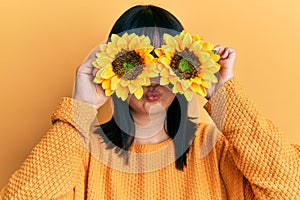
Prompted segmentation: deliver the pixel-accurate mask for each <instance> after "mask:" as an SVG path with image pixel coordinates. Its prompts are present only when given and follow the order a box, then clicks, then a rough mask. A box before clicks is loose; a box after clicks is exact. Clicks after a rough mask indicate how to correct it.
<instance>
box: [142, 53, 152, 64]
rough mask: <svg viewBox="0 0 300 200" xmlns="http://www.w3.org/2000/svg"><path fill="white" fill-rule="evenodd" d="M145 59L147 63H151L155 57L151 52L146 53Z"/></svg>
mask: <svg viewBox="0 0 300 200" xmlns="http://www.w3.org/2000/svg"><path fill="white" fill-rule="evenodd" d="M143 59H144V63H145V64H150V63H152V61H153V59H154V57H153V56H152V55H151V54H145V55H144V57H143Z"/></svg>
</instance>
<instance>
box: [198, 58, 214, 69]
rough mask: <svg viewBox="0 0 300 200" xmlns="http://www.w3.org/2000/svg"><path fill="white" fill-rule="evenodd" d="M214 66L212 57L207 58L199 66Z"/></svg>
mask: <svg viewBox="0 0 300 200" xmlns="http://www.w3.org/2000/svg"><path fill="white" fill-rule="evenodd" d="M214 66H215V62H214V61H213V60H212V59H208V60H206V61H205V62H204V63H203V65H202V66H201V68H205V69H206V68H210V67H214Z"/></svg>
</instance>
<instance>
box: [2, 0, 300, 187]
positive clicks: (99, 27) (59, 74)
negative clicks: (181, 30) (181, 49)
mask: <svg viewBox="0 0 300 200" xmlns="http://www.w3.org/2000/svg"><path fill="white" fill-rule="evenodd" d="M0 2H1V3H0V24H1V32H0V55H1V59H0V76H1V78H0V91H1V104H0V106H1V107H0V110H1V112H0V120H1V132H0V138H1V146H0V163H1V164H0V187H2V186H3V185H4V184H5V183H7V181H8V179H9V177H10V176H11V174H12V173H13V172H14V171H15V170H17V169H18V168H19V166H20V165H21V163H22V162H23V161H24V159H25V158H26V156H27V155H28V154H29V153H30V150H31V149H32V148H33V147H34V146H35V145H36V144H37V142H38V141H39V140H40V138H41V137H42V136H43V135H44V134H45V133H46V132H47V130H48V129H49V127H50V126H51V124H50V115H51V113H52V112H53V110H54V109H55V107H56V106H57V104H58V102H59V101H60V99H61V98H62V97H63V96H69V97H71V95H72V90H73V82H74V76H75V69H76V68H77V66H78V65H79V64H80V63H81V62H82V60H83V59H84V58H85V57H86V55H87V54H88V53H89V52H90V50H91V49H93V48H94V47H95V46H96V45H97V44H98V43H100V42H102V41H104V40H105V39H106V37H107V35H108V33H109V31H110V29H111V27H112V25H113V23H114V22H115V20H116V19H117V18H118V17H119V16H120V15H121V13H123V12H124V11H125V10H127V9H128V8H129V7H131V6H133V5H136V4H154V5H158V6H161V7H163V8H166V9H167V10H169V11H171V12H172V13H173V14H174V15H175V16H177V17H178V19H179V20H180V21H181V22H182V24H183V25H184V26H185V28H186V29H187V30H188V31H189V32H191V33H198V34H201V35H203V36H204V38H205V40H207V41H210V42H213V43H214V44H222V45H224V46H231V47H233V48H235V49H236V50H237V53H238V57H237V61H236V77H237V78H238V80H239V81H240V83H241V84H242V85H243V86H244V88H245V89H246V91H247V92H248V94H249V96H251V97H252V99H254V101H255V102H256V104H257V105H258V107H259V108H260V110H262V112H263V113H264V114H265V116H266V117H267V118H270V119H272V120H273V121H274V122H275V123H277V124H278V126H279V127H281V128H282V130H283V131H284V132H285V134H286V135H287V137H288V139H289V141H290V142H291V143H298V144H300V135H299V132H300V131H299V130H300V127H299V126H298V123H299V122H298V120H299V115H300V107H299V104H298V103H299V102H300V95H299V93H298V86H299V84H300V78H299V74H298V73H300V65H299V55H298V53H299V46H300V39H299V36H300V26H299V24H300V13H299V11H298V9H299V6H300V2H299V1H298V0H251V1H241V0H226V1H225V0H213V1H211V0H184V1H182V0H181V1H179V0H151V1H146V0H144V1H135V0H127V1H121V0H110V1H104V0H97V1H96V0H81V1H80V0H72V1H71V0H63V1H62V0H43V1H40V0H39V1H38V0H27V1H23V0H1V1H0Z"/></svg>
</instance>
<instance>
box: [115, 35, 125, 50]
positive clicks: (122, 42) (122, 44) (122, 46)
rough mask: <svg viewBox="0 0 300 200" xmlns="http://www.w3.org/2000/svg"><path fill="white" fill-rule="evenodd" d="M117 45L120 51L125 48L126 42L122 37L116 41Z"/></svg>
mask: <svg viewBox="0 0 300 200" xmlns="http://www.w3.org/2000/svg"><path fill="white" fill-rule="evenodd" d="M117 45H118V50H119V51H121V50H123V49H127V42H126V40H124V39H123V38H119V40H118V42H117Z"/></svg>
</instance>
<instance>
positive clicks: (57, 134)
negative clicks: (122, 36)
mask: <svg viewBox="0 0 300 200" xmlns="http://www.w3.org/2000/svg"><path fill="white" fill-rule="evenodd" d="M205 109H206V110H207V112H208V113H209V114H210V116H211V117H212V119H213V121H214V123H215V125H216V126H217V127H218V129H219V130H220V131H221V132H220V131H219V130H218V129H217V128H216V127H215V126H214V125H208V124H199V126H198V129H197V133H196V137H195V139H194V141H193V143H192V144H191V146H190V152H189V153H188V157H187V167H186V168H185V169H184V171H180V170H177V169H176V167H175V162H174V159H175V158H174V151H173V148H174V146H173V142H172V140H171V139H169V140H166V141H164V142H162V143H160V144H153V145H152V144H147V145H138V144H134V145H133V146H132V148H131V150H130V159H129V163H128V164H127V165H126V164H124V161H123V160H122V158H120V157H118V156H117V155H116V153H115V152H114V151H110V150H106V149H105V146H104V145H105V144H103V143H102V140H101V138H100V137H99V135H96V134H93V133H91V132H90V131H89V130H90V127H91V124H92V125H93V123H92V122H95V121H94V119H95V116H96V114H97V111H96V110H95V109H94V108H92V107H91V106H89V105H87V104H85V103H83V102H80V101H77V100H74V99H71V98H67V97H65V98H63V99H62V101H61V103H60V104H59V106H58V107H57V109H56V110H55V112H54V113H53V115H52V118H51V120H52V122H53V127H52V128H51V130H49V131H48V132H47V134H46V135H45V136H44V137H43V138H42V140H41V141H40V142H39V144H38V145H36V147H34V149H33V150H32V152H31V153H30V155H29V156H28V158H27V159H26V160H25V162H24V163H23V164H22V166H21V167H20V169H19V170H18V171H16V172H15V173H14V174H13V175H12V177H11V178H10V180H9V182H8V184H7V185H6V186H5V187H4V188H3V189H2V190H1V192H0V199H2V200H8V199H10V200H14V199H26V200H31V199H60V200H62V199H76V200H83V199H88V200H92V199H93V200H94V199H95V200H100V199H115V200H122V199H124V200H131V199H139V200H141V199H159V200H164V199H171V200H175V199H176V200H177V199H188V200H191V199H238V200H242V199H264V200H265V199H289V200H294V199H295V200H297V199H300V168H299V166H300V162H299V157H300V147H299V146H297V145H290V144H289V143H288V141H287V139H286V137H285V136H284V135H282V133H281V131H280V130H279V129H278V128H277V127H276V126H275V125H274V124H273V123H272V122H271V121H269V120H266V119H264V117H263V115H262V114H261V113H260V112H259V111H258V110H257V108H256V106H255V105H254V104H253V102H251V100H249V98H248V97H247V96H246V95H245V94H244V92H243V91H242V89H241V87H240V86H239V84H238V83H237V81H236V80H235V79H231V80H230V81H228V82H226V83H225V84H224V85H223V86H222V87H221V88H219V89H218V91H217V92H216V94H214V96H213V97H212V98H211V99H210V100H209V101H208V103H207V104H206V105H205Z"/></svg>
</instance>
